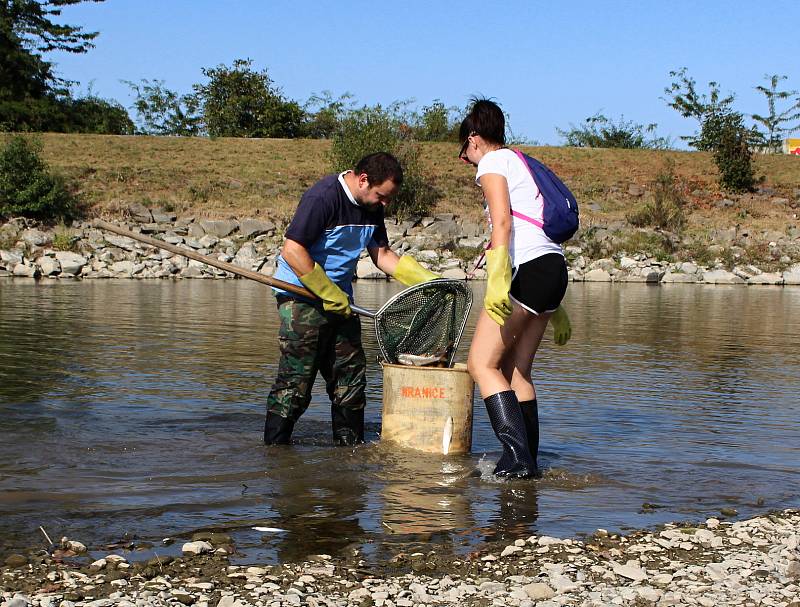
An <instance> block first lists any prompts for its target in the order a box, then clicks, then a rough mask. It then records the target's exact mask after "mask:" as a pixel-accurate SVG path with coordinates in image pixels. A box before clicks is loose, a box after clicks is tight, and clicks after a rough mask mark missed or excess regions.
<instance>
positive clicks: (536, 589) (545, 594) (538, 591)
mask: <svg viewBox="0 0 800 607" xmlns="http://www.w3.org/2000/svg"><path fill="white" fill-rule="evenodd" d="M522 589H523V590H524V591H525V593H526V594H527V595H528V597H530V598H531V599H532V600H534V601H546V600H547V599H552V598H553V597H554V596H555V595H556V592H555V590H553V589H552V588H550V586H548V585H547V584H544V583H542V582H536V583H533V584H526V585H525V586H523V587H522Z"/></svg>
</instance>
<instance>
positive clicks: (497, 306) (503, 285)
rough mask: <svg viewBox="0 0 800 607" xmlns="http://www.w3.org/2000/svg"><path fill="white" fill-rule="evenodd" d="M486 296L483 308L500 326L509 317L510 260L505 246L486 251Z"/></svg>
mask: <svg viewBox="0 0 800 607" xmlns="http://www.w3.org/2000/svg"><path fill="white" fill-rule="evenodd" d="M486 271H487V273H488V275H489V276H488V281H487V283H486V295H485V296H484V298H483V307H484V308H486V312H487V313H488V314H489V316H490V317H491V318H492V320H493V321H495V322H496V323H497V324H498V325H500V326H502V325H503V323H504V322H505V321H506V318H508V317H509V316H511V299H510V298H509V296H508V292H509V290H510V289H511V258H510V257H509V256H508V247H507V246H505V245H502V246H499V247H493V248H491V249H489V250H488V251H486Z"/></svg>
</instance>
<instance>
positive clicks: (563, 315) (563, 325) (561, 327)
mask: <svg viewBox="0 0 800 607" xmlns="http://www.w3.org/2000/svg"><path fill="white" fill-rule="evenodd" d="M550 324H551V325H553V341H555V342H556V344H557V345H559V346H563V345H564V344H566V343H567V342H568V341H569V338H570V337H572V324H571V323H570V322H569V316H567V311H566V310H565V309H564V306H558V308H556V311H555V312H553V315H552V316H551V317H550Z"/></svg>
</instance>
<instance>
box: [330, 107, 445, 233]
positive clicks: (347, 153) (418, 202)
mask: <svg viewBox="0 0 800 607" xmlns="http://www.w3.org/2000/svg"><path fill="white" fill-rule="evenodd" d="M405 105H406V103H405V102H397V103H395V104H393V105H391V106H389V107H388V108H384V107H382V106H380V105H376V106H374V107H368V106H364V107H362V108H360V109H357V110H353V111H351V112H349V113H348V114H347V116H345V117H344V118H343V119H342V120H341V122H340V123H339V128H338V129H337V131H336V133H335V134H334V137H333V145H332V146H331V164H332V169H333V170H334V171H336V172H339V171H343V170H346V169H351V168H353V167H354V166H355V165H356V164H357V163H358V161H359V160H361V158H363V157H364V156H366V155H367V154H372V153H374V152H389V153H391V154H394V156H395V157H397V159H398V160H399V161H400V164H401V165H402V167H403V185H402V187H401V188H400V191H399V192H398V194H397V196H396V197H395V200H394V202H393V203H392V205H391V206H390V207H389V209H388V212H389V214H393V215H396V216H398V217H409V216H420V215H427V214H428V213H429V212H430V211H431V209H432V208H433V206H434V205H435V204H436V199H437V197H438V194H437V192H436V190H435V189H434V188H433V186H432V184H431V183H430V180H429V179H428V178H427V177H426V176H425V175H424V174H423V172H422V167H421V165H420V162H419V157H420V151H419V146H418V144H417V143H416V142H415V141H414V140H413V138H411V137H410V133H409V130H408V128H407V124H408V122H407V121H406V119H405V118H406V116H405V115H404V111H403V110H404V107H405Z"/></svg>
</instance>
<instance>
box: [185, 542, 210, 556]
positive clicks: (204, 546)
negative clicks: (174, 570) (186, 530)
mask: <svg viewBox="0 0 800 607" xmlns="http://www.w3.org/2000/svg"><path fill="white" fill-rule="evenodd" d="M212 550H214V546H212V545H211V544H210V543H208V542H186V543H185V544H184V545H183V546H182V547H181V552H183V553H184V554H203V553H204V552H211V551H212Z"/></svg>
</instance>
